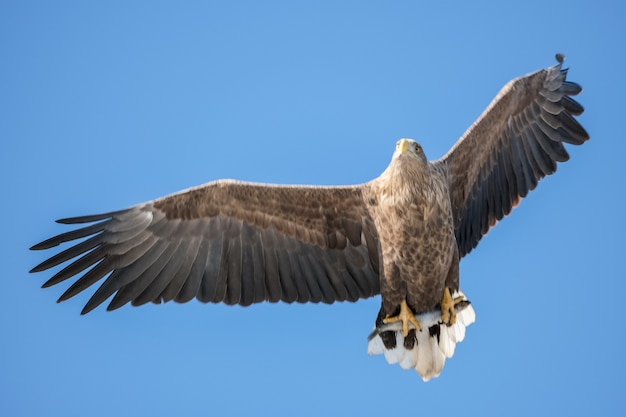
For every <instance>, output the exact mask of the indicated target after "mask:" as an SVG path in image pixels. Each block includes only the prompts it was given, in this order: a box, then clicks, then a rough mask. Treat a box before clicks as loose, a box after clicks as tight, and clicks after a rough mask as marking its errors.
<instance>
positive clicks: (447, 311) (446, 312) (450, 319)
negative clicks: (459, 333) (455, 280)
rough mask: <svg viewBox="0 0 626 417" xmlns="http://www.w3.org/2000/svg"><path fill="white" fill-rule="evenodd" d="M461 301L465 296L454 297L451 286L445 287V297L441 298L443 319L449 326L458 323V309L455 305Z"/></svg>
mask: <svg viewBox="0 0 626 417" xmlns="http://www.w3.org/2000/svg"><path fill="white" fill-rule="evenodd" d="M461 301H463V297H456V298H455V299H452V295H451V294H450V288H448V287H446V288H444V290H443V297H442V298H441V320H442V321H443V322H444V323H445V324H447V325H448V326H451V325H453V324H454V323H456V311H455V309H454V307H455V306H456V305H457V304H459V303H460V302H461Z"/></svg>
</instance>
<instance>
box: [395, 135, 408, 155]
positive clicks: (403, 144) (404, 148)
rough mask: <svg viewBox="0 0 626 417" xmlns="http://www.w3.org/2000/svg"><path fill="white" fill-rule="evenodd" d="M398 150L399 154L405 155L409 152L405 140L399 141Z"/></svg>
mask: <svg viewBox="0 0 626 417" xmlns="http://www.w3.org/2000/svg"><path fill="white" fill-rule="evenodd" d="M398 150H399V151H400V154H403V153H407V152H408V151H409V141H408V140H406V139H400V143H399V146H398Z"/></svg>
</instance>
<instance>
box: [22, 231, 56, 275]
mask: <svg viewBox="0 0 626 417" xmlns="http://www.w3.org/2000/svg"><path fill="white" fill-rule="evenodd" d="M60 243H61V242H59V241H58V240H57V238H56V236H55V237H51V238H50V239H46V240H44V241H43V242H39V243H37V244H36V245H33V246H31V247H30V248H29V250H44V249H50V248H54V247H55V246H59V244H60ZM33 269H34V268H33ZM31 272H33V271H32V270H31Z"/></svg>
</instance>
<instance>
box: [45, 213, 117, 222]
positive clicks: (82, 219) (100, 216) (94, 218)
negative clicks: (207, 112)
mask: <svg viewBox="0 0 626 417" xmlns="http://www.w3.org/2000/svg"><path fill="white" fill-rule="evenodd" d="M123 211H124V210H118V211H110V212H108V213H101V214H92V215H89V216H77V217H66V218H64V219H59V220H57V221H56V222H57V223H61V224H76V223H91V222H95V221H98V220H104V219H110V218H111V217H113V216H115V215H116V214H118V213H121V212H123Z"/></svg>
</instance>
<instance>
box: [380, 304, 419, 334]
mask: <svg viewBox="0 0 626 417" xmlns="http://www.w3.org/2000/svg"><path fill="white" fill-rule="evenodd" d="M396 321H402V335H403V336H404V337H407V336H408V335H409V322H410V323H413V326H415V329H416V330H419V328H420V324H419V322H418V321H417V319H416V318H415V315H414V314H413V312H412V311H411V309H410V308H409V305H408V304H407V303H406V300H402V303H400V313H399V314H398V315H397V316H393V317H389V316H387V317H385V318H384V319H383V323H385V324H387V323H395V322H396Z"/></svg>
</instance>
